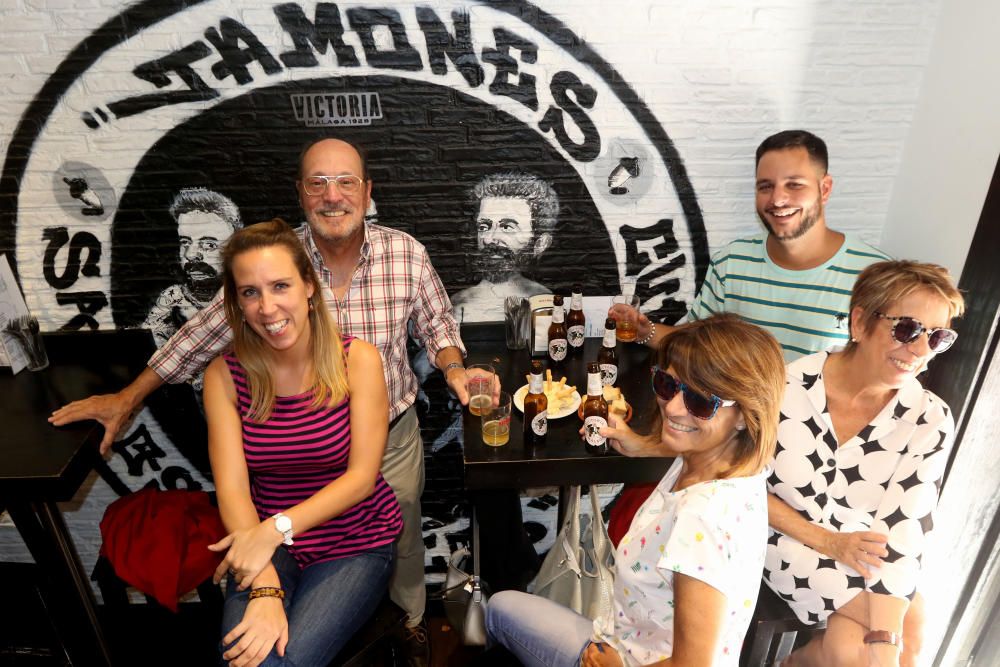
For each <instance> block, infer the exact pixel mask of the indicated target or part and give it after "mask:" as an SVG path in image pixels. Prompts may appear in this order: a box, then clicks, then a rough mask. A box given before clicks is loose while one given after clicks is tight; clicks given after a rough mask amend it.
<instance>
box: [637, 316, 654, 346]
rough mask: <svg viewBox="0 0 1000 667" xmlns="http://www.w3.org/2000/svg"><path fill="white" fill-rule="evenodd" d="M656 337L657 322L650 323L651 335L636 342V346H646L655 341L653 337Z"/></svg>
mask: <svg viewBox="0 0 1000 667" xmlns="http://www.w3.org/2000/svg"><path fill="white" fill-rule="evenodd" d="M655 335H656V322H650V323H649V335H648V336H646V337H645V338H643V339H642V340H637V341H635V344H636V345H645V344H646V343H648V342H649V341H651V340H653V336H655Z"/></svg>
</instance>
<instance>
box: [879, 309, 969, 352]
mask: <svg viewBox="0 0 1000 667" xmlns="http://www.w3.org/2000/svg"><path fill="white" fill-rule="evenodd" d="M875 316H876V317H878V318H880V319H883V320H889V321H890V322H892V323H893V324H892V330H891V332H890V333H891V334H892V339H893V340H894V341H896V342H897V343H903V344H904V345H905V344H907V343H912V342H913V341H915V340H916V339H917V338H919V337H920V334H922V333H926V334H927V347H929V348H930V349H931V352H936V353H940V352H944V351H945V350H947V349H948V348H949V347H951V346H952V345H953V344H954V343H955V341H956V340H957V339H958V334H957V333H956V332H955V330H954V329H946V328H944V327H939V328H937V329H928V328H927V327H925V326H924V325H923V323H922V322H921V321H920V320H915V319H913V318H912V317H906V316H902V317H889V316H888V315H886V314H885V313H880V312H878V311H875Z"/></svg>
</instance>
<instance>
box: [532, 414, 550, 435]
mask: <svg viewBox="0 0 1000 667" xmlns="http://www.w3.org/2000/svg"><path fill="white" fill-rule="evenodd" d="M548 431H549V412H548V410H542V411H541V412H539V413H538V414H537V415H535V418H534V419H532V420H531V432H532V433H534V434H535V435H545V434H546V433H548Z"/></svg>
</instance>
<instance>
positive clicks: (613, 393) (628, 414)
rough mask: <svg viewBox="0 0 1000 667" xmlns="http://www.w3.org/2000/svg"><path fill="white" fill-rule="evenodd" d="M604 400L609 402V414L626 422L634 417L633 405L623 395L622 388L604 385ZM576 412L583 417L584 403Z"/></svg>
mask: <svg viewBox="0 0 1000 667" xmlns="http://www.w3.org/2000/svg"><path fill="white" fill-rule="evenodd" d="M604 400H605V401H606V402H607V404H608V416H611V415H614V416H615V417H618V419H621V420H622V421H623V422H625V423H626V424H627V423H628V422H629V421H630V420H631V419H632V406H631V405H630V404H629V403H628V402H627V401H626V400H625V397H624V396H622V390H621V389H619V388H618V387H609V386H608V385H604ZM576 414H577V415H579V417H580V419H583V403H581V404H580V408H579V409H578V410H577V411H576Z"/></svg>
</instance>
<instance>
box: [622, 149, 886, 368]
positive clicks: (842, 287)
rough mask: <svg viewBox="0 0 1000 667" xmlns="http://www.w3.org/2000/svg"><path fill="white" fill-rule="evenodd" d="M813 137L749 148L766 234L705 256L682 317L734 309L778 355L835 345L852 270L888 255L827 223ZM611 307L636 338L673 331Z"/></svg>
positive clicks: (826, 190) (823, 164) (828, 182)
mask: <svg viewBox="0 0 1000 667" xmlns="http://www.w3.org/2000/svg"><path fill="white" fill-rule="evenodd" d="M827 165H828V158H827V150H826V144H825V143H824V142H823V140H822V139H820V138H819V137H817V136H816V135H814V134H811V133H809V132H806V131H804V130H786V131H783V132H779V133H777V134H775V135H772V136H770V137H768V138H767V139H765V140H764V141H763V142H762V143H761V145H760V146H759V147H758V148H757V185H756V192H757V195H756V199H757V215H758V216H760V219H761V222H763V223H764V227H766V228H767V232H766V233H762V234H759V235H757V236H753V237H750V238H745V239H738V240H736V241H733V242H732V243H730V244H729V245H727V246H726V247H725V248H723V249H722V250H720V251H719V252H718V253H716V255H715V256H714V257H713V258H712V262H711V264H710V265H709V268H708V274H707V275H706V277H705V282H704V284H702V287H701V291H700V292H699V293H698V297H697V298H696V299H695V301H694V304H693V305H692V306H691V309H690V311H689V312H688V318H689V319H700V318H703V317H708V316H709V315H712V314H713V313H720V312H728V313H736V314H738V315H740V316H742V317H743V318H744V319H746V320H747V321H748V322H752V323H753V324H757V325H759V326H761V327H763V328H765V329H767V330H768V331H769V332H771V333H772V334H773V335H774V337H775V338H777V339H778V342H779V343H780V344H781V347H782V350H783V351H784V354H785V361H786V362H789V361H792V360H794V359H797V358H799V357H800V356H803V355H806V354H810V353H812V352H817V351H819V350H825V349H827V348H828V347H830V346H831V345H843V344H844V343H846V342H847V339H848V337H849V334H848V329H847V316H848V305H849V303H850V298H851V289H852V288H853V287H854V280H855V278H856V277H857V275H858V274H859V273H860V272H861V270H862V269H864V268H865V267H866V266H868V265H869V264H872V263H874V262H878V261H882V260H885V259H889V257H888V256H887V255H886V254H885V253H883V252H881V251H880V250H878V249H877V248H875V247H873V246H871V245H868V244H867V243H865V242H864V241H861V240H860V239H858V238H855V237H854V236H853V235H851V234H844V233H841V232H836V231H833V230H832V229H830V228H829V227H827V226H826V219H825V216H824V207H825V205H826V202H827V199H829V197H830V192H831V190H832V188H833V178H832V177H831V176H830V174H829V173H827ZM629 310H631V309H625V308H623V307H621V306H616V307H615V308H614V309H612V315H614V316H615V317H628V316H631V317H636V318H637V330H638V337H639V340H640V342H643V343H645V344H647V345H649V346H650V347H654V348H655V347H656V346H657V345H658V344H659V341H660V340H661V339H662V338H663V336H664V335H666V334H667V333H669V332H670V331H672V330H673V329H674V327H672V326H669V325H665V324H655V325H654V324H653V323H652V322H650V321H649V319H648V318H647V317H646V316H645V315H642V314H637V313H636V312H635V311H634V310H631V312H629Z"/></svg>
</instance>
